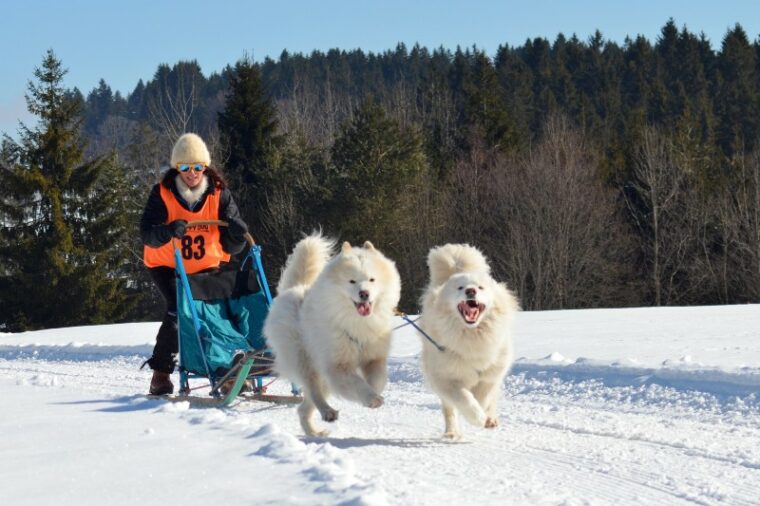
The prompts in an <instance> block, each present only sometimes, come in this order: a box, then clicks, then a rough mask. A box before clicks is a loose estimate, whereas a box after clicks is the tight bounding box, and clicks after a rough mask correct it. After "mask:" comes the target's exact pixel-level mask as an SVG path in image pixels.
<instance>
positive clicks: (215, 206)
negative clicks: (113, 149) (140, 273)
mask: <svg viewBox="0 0 760 506" xmlns="http://www.w3.org/2000/svg"><path fill="white" fill-rule="evenodd" d="M210 164H211V156H210V155H209V151H208V148H207V147H206V144H205V143H204V142H203V140H202V139H201V138H200V137H199V136H198V135H196V134H193V133H187V134H184V135H182V136H181V137H180V138H179V139H177V142H176V144H175V145H174V149H172V157H171V167H172V168H171V169H170V170H169V171H168V172H167V173H166V175H165V176H164V177H163V179H162V180H161V182H160V183H158V184H156V185H155V186H154V187H153V189H152V190H151V192H150V196H149V197H148V203H147V204H146V205H145V209H144V210H143V215H142V218H141V219H140V233H141V236H142V241H143V245H144V250H143V261H144V263H145V265H146V266H147V267H148V271H149V272H150V275H151V278H152V279H153V281H154V283H155V284H156V286H157V287H158V289H159V291H160V292H161V295H163V297H164V299H165V300H166V313H165V314H164V318H163V321H162V322H161V327H160V328H159V329H158V335H157V336H156V345H155V347H154V348H153V355H152V356H151V357H150V358H149V359H148V360H146V361H145V364H148V365H149V366H150V368H151V369H153V378H152V379H151V382H150V393H151V394H152V395H165V394H171V393H172V392H173V391H174V385H173V384H172V382H171V379H170V376H171V373H172V372H174V366H175V356H176V354H177V351H178V345H177V293H176V289H175V272H174V267H175V264H174V246H173V245H172V243H173V242H174V241H173V239H177V247H178V248H179V249H180V252H181V254H182V259H183V265H184V267H185V270H186V271H187V273H188V274H192V273H194V272H200V271H204V270H208V269H215V268H217V267H219V265H220V264H221V263H222V262H228V261H229V259H230V255H231V254H232V255H234V254H236V253H239V252H240V251H241V250H242V249H243V247H244V246H245V234H246V232H247V231H248V227H247V226H246V224H245V222H244V221H243V220H242V219H241V218H240V211H239V210H238V207H237V205H236V204H235V201H234V200H233V198H232V194H231V193H230V191H229V189H228V188H227V186H226V184H225V182H224V180H223V179H222V177H221V176H220V174H219V173H218V172H217V171H215V170H214V169H213V168H211V167H210ZM201 220H223V221H226V222H227V223H228V224H229V226H227V227H217V226H202V227H188V225H187V224H188V222H189V221H201ZM145 364H143V366H144V365H145Z"/></svg>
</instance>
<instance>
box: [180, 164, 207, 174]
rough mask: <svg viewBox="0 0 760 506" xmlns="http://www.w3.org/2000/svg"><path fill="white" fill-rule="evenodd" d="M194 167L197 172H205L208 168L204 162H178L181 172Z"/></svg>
mask: <svg viewBox="0 0 760 506" xmlns="http://www.w3.org/2000/svg"><path fill="white" fill-rule="evenodd" d="M190 169H193V170H194V171H195V172H203V171H204V170H206V166H205V165H203V164H202V163H178V164H177V170H179V171H180V172H187V171H188V170H190Z"/></svg>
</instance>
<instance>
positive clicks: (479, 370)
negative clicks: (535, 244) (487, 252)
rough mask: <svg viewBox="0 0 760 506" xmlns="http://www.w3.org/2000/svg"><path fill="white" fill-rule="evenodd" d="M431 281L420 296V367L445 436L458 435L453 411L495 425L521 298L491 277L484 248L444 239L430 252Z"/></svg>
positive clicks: (480, 423)
mask: <svg viewBox="0 0 760 506" xmlns="http://www.w3.org/2000/svg"><path fill="white" fill-rule="evenodd" d="M428 267H429V268H430V284H429V285H428V287H427V288H426V290H425V292H424V294H423V296H422V314H421V318H420V327H421V328H422V329H423V330H424V331H425V332H426V333H427V334H428V335H429V336H430V338H432V339H433V340H434V341H435V342H436V343H437V344H438V345H440V346H442V347H443V348H444V349H443V350H442V351H441V350H439V349H438V348H437V347H436V346H435V345H434V344H433V343H431V342H430V341H429V340H428V339H427V338H425V337H424V336H423V337H422V342H423V346H422V370H423V373H424V375H425V378H426V380H427V382H428V383H429V384H430V387H431V388H432V389H433V391H434V392H435V393H436V394H437V395H438V396H439V397H440V398H441V405H442V408H443V417H444V421H445V432H444V434H443V436H444V438H447V439H458V438H459V437H461V433H460V430H459V424H458V420H457V411H459V412H461V413H462V415H463V416H464V418H465V419H466V420H467V421H468V422H470V423H471V424H473V425H476V426H478V427H486V428H493V427H496V426H497V425H498V420H497V409H496V408H497V400H498V397H499V393H500V391H501V384H502V381H503V380H504V376H505V375H506V373H507V371H508V370H509V367H510V365H511V364H512V360H513V350H512V342H511V326H512V321H513V318H514V316H515V314H516V313H517V312H518V311H519V309H520V308H519V304H518V301H517V299H516V297H515V296H514V294H513V293H512V292H511V291H510V290H508V289H507V287H506V285H505V284H503V283H499V282H497V281H495V280H494V279H493V278H492V277H491V268H490V266H489V265H488V262H487V261H486V259H485V257H484V256H483V254H482V253H481V252H480V251H479V250H478V249H476V248H474V247H472V246H469V245H466V244H446V245H445V246H440V247H436V248H433V249H432V250H430V253H429V254H428Z"/></svg>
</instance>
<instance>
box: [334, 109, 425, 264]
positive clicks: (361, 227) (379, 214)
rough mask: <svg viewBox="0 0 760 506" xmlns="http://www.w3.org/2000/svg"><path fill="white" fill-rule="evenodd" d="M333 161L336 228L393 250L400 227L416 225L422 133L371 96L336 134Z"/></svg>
mask: <svg viewBox="0 0 760 506" xmlns="http://www.w3.org/2000/svg"><path fill="white" fill-rule="evenodd" d="M332 162H333V166H332V171H331V173H330V174H329V175H328V185H327V186H328V188H330V190H332V194H331V195H330V201H329V202H328V203H327V205H326V210H327V212H328V213H329V214H328V216H330V217H331V219H330V220H329V221H330V223H331V225H332V230H333V231H335V232H338V233H339V235H340V236H341V237H343V238H345V239H348V240H350V241H354V242H359V241H364V240H365V239H370V240H372V241H376V242H377V243H378V244H381V245H383V247H384V248H386V249H388V250H390V251H392V250H393V248H394V245H395V244H396V243H397V242H398V237H399V231H401V230H404V229H409V228H413V227H414V226H416V224H415V218H414V214H413V202H414V201H415V192H416V191H417V189H418V185H419V184H420V181H421V178H422V177H423V176H424V174H425V169H426V167H427V165H426V162H425V157H424V154H423V150H422V142H421V139H420V136H419V135H418V134H417V133H416V132H406V131H404V130H402V129H401V127H400V126H399V125H398V123H396V122H394V121H393V120H392V119H390V118H388V116H387V114H386V112H385V110H384V109H383V108H382V107H380V106H379V105H377V104H375V102H374V101H373V100H372V99H370V98H366V99H365V100H364V101H363V102H362V104H361V105H360V106H359V107H358V108H357V109H356V111H355V112H354V119H353V120H352V121H351V122H349V123H347V124H346V125H345V126H344V128H343V130H342V132H341V134H340V135H339V137H338V139H336V141H335V145H334V146H333V149H332Z"/></svg>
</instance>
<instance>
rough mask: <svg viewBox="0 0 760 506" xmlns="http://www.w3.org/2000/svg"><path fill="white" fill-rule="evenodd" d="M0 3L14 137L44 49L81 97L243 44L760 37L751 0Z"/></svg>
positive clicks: (208, 69)
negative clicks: (673, 27) (687, 34)
mask: <svg viewBox="0 0 760 506" xmlns="http://www.w3.org/2000/svg"><path fill="white" fill-rule="evenodd" d="M212 4H213V5H212ZM0 7H1V8H2V12H3V15H2V21H0V47H1V48H2V52H3V57H2V60H1V61H0V71H1V74H2V79H0V132H5V133H8V134H11V135H13V136H15V133H16V130H17V127H18V120H19V119H21V120H23V121H24V122H26V123H27V124H33V119H32V118H30V116H28V114H27V113H26V103H25V101H24V93H25V92H26V88H27V82H28V81H29V80H30V79H32V77H33V72H34V68H35V67H36V66H39V64H40V62H41V61H42V57H43V56H44V54H45V52H46V51H47V49H49V48H52V49H53V50H54V51H55V53H56V55H57V56H58V58H60V59H61V60H62V61H63V64H64V66H65V67H66V68H68V69H69V73H68V74H67V75H66V78H65V81H64V84H65V85H66V86H67V87H70V88H73V87H78V88H79V89H80V90H81V91H82V92H83V93H85V95H86V94H87V93H88V92H89V91H91V90H92V89H93V88H95V87H96V86H97V84H98V81H99V80H100V79H101V78H103V79H105V80H106V82H107V83H108V84H109V85H110V86H111V88H112V89H114V91H116V90H118V91H120V92H121V93H122V94H124V95H126V94H128V93H130V92H131V91H132V90H133V89H134V87H135V85H136V84H137V82H138V80H139V79H143V80H147V79H150V78H151V77H152V76H153V73H154V72H155V70H156V68H157V67H158V65H159V64H161V63H168V64H174V63H176V62H177V61H179V60H190V59H194V60H197V61H198V63H199V64H200V66H201V68H202V70H203V72H204V73H205V74H206V75H208V74H210V73H212V72H218V71H220V70H221V69H222V68H224V67H225V66H226V65H227V64H233V63H234V62H235V61H236V60H238V59H240V58H241V57H242V56H243V55H244V54H246V53H247V54H249V55H251V56H252V57H253V59H254V60H256V61H261V60H263V59H264V57H266V56H270V57H273V58H277V57H278V56H279V55H280V53H281V52H282V50H283V49H287V50H288V51H290V52H303V53H309V52H311V51H312V50H315V49H317V50H327V49H330V48H333V47H338V48H341V49H355V48H361V49H363V50H365V51H373V52H382V51H384V50H386V49H393V48H394V47H395V46H396V44H397V43H398V42H404V43H405V44H407V45H408V46H410V47H411V46H412V45H414V44H415V43H419V44H420V45H423V46H427V47H428V48H436V47H439V46H443V47H445V48H448V49H455V48H456V46H457V45H460V46H463V47H465V46H472V45H476V46H478V47H479V48H482V49H484V50H486V51H487V52H488V53H489V54H493V53H494V52H495V51H496V49H497V48H498V47H499V45H501V44H509V45H521V44H523V43H524V42H525V40H526V39H527V38H533V37H546V38H548V39H550V40H554V38H555V37H556V35H557V34H558V33H560V32H561V33H564V34H565V35H567V36H570V35H572V34H576V35H578V37H580V38H581V39H584V40H585V39H587V38H588V37H589V36H590V35H591V34H592V33H593V32H594V30H596V29H599V30H600V31H601V32H602V34H603V35H604V36H605V38H606V39H609V40H613V41H615V42H619V43H622V42H623V40H624V39H625V37H626V36H632V37H633V36H636V35H638V34H641V35H644V36H645V37H647V38H648V39H650V40H652V41H655V40H656V38H657V36H658V34H659V31H660V29H661V28H662V26H663V25H664V24H665V22H666V21H667V20H668V18H670V17H672V18H673V19H674V20H675V22H676V24H677V25H678V26H679V28H680V27H683V26H684V25H685V26H686V27H687V28H688V29H689V30H690V31H692V32H695V33H699V32H704V33H705V34H706V35H707V37H708V38H709V39H710V40H711V41H712V43H713V46H714V47H715V48H716V49H717V48H719V47H720V42H721V40H722V38H723V36H724V35H725V33H726V31H727V30H728V29H729V28H730V27H733V26H734V25H735V24H736V23H739V24H741V25H742V26H743V27H744V29H745V30H746V31H747V33H748V35H749V37H750V39H751V40H755V39H757V38H758V35H760V2H758V1H755V0H743V1H740V0H722V1H714V0H713V1H704V0H692V1H688V0H660V1H655V0H629V1H625V2H623V1H617V0H606V1H604V0H574V1H571V0H565V1H561V0H553V1H552V0H531V1H526V0H521V1H496V0H467V1H449V0H438V1H429V0H417V1H415V0H407V1H401V0H385V1H382V2H381V1H375V2H370V1H362V0H353V1H349V0H320V1H302V0H288V1H285V2H277V1H272V0H268V1H258V0H256V1H254V0H249V1H243V0H219V1H218V2H210V1H208V0H204V1H199V0H184V1H175V0H134V1H129V2H110V1H108V0H97V1H95V0H66V1H62V0H0Z"/></svg>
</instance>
